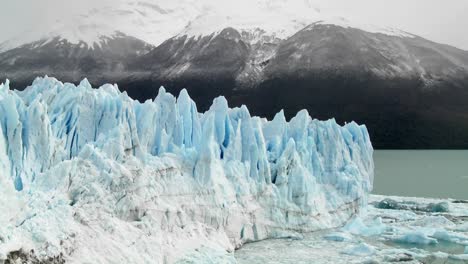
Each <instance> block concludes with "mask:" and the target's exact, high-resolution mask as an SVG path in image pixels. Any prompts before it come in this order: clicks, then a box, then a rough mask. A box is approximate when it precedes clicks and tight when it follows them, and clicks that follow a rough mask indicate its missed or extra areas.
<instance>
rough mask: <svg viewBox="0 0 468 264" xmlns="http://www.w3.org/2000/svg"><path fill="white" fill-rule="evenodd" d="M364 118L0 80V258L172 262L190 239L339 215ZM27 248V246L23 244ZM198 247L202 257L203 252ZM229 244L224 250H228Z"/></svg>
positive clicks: (223, 238) (234, 244)
mask: <svg viewBox="0 0 468 264" xmlns="http://www.w3.org/2000/svg"><path fill="white" fill-rule="evenodd" d="M372 152H373V149H372V145H371V142H370V139H369V135H368V132H367V129H366V127H365V126H359V125H357V124H356V123H354V122H352V123H349V124H346V125H345V126H339V125H338V124H337V123H336V122H335V121H334V120H328V121H318V120H314V119H312V118H311V117H310V116H309V114H308V113H307V111H305V110H303V111H301V112H299V113H298V114H297V115H296V117H294V118H293V119H291V120H290V121H289V122H287V121H286V119H285V117H284V115H283V112H280V113H278V114H277V115H276V116H275V118H274V119H273V120H272V121H267V120H266V119H263V118H259V117H252V116H250V114H249V111H248V109H247V108H246V107H245V106H242V107H240V108H229V107H228V103H227V101H226V100H225V98H224V97H218V98H216V99H215V100H214V101H213V105H212V106H211V108H210V109H209V110H208V111H207V112H205V113H199V112H198V111H197V107H196V104H195V103H194V102H193V101H192V100H191V99H190V97H189V95H188V93H187V91H186V90H182V91H181V93H180V94H179V96H178V97H177V98H176V97H174V96H173V95H171V94H169V93H166V91H165V90H164V88H160V90H159V94H158V96H157V97H156V98H155V99H154V100H148V101H146V102H145V103H140V102H138V101H134V100H132V99H131V98H130V97H128V96H127V94H126V93H121V92H120V91H119V90H118V87H117V86H116V85H109V84H107V85H103V86H102V87H100V88H99V89H93V88H92V87H91V85H90V84H89V82H88V81H87V80H86V79H85V80H83V81H82V82H81V83H80V84H79V85H78V86H75V85H73V84H70V83H65V84H63V83H61V82H59V81H58V80H56V79H54V78H49V77H45V78H37V79H36V80H35V81H34V82H33V84H32V86H30V87H28V88H26V89H25V90H24V91H12V90H10V88H9V82H8V81H6V83H5V84H2V85H0V210H1V211H2V214H0V262H2V260H5V259H7V258H8V257H9V256H10V255H11V252H15V251H20V250H21V252H23V253H25V255H26V256H27V257H29V258H37V259H46V258H48V257H56V258H57V259H62V260H66V262H67V263H173V262H176V261H178V260H182V259H183V258H184V257H185V256H188V255H193V254H197V252H201V251H195V250H196V249H201V248H203V249H209V250H211V251H218V252H225V253H226V252H232V251H233V250H234V249H235V248H238V247H240V246H241V245H242V244H243V243H246V242H249V241H256V240H260V239H265V238H276V237H287V236H297V235H300V233H301V232H307V231H313V230H318V229H322V228H328V227H336V226H340V225H342V224H343V223H344V222H345V221H347V220H348V219H349V217H351V216H352V215H353V214H355V213H356V212H357V211H358V210H359V209H360V208H361V206H364V205H365V204H366V202H367V195H368V193H369V192H370V190H371V189H372V181H373V167H374V165H373V160H372ZM31 250H33V251H31ZM200 254H201V253H200ZM226 254H227V253H226Z"/></svg>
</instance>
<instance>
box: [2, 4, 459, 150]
mask: <svg viewBox="0 0 468 264" xmlns="http://www.w3.org/2000/svg"><path fill="white" fill-rule="evenodd" d="M323 5H324V2H323V1H321V2H320V3H317V1H293V0H288V1H279V0H256V1H246V0H243V1H236V2H235V3H234V2H233V3H229V2H228V1H192V0H182V1H177V2H175V1H166V0H165V1H157V2H156V1H149V0H138V1H130V0H120V1H98V2H97V3H95V4H93V5H90V6H92V8H89V7H87V6H85V5H80V8H76V9H73V11H70V12H68V13H66V14H62V13H57V14H56V16H55V15H53V16H45V17H44V19H43V20H42V19H41V20H39V21H38V25H37V26H36V27H35V28H34V29H30V30H29V31H28V32H18V33H19V34H17V35H16V36H13V34H10V36H11V37H9V38H8V39H6V40H5V41H4V42H2V43H1V44H0V78H2V79H5V78H9V79H11V80H12V87H14V88H20V87H23V86H25V85H27V84H30V83H31V81H32V80H33V78H34V77H36V76H38V75H39V76H40V75H45V74H47V75H50V76H55V77H58V78H59V79H61V80H63V81H72V82H78V81H80V80H81V79H82V78H84V77H87V78H88V79H89V80H90V82H91V83H93V84H94V85H100V84H103V83H106V82H113V83H118V84H119V85H120V88H121V89H123V90H126V91H127V92H128V93H129V95H130V96H132V97H134V98H136V99H139V100H141V101H143V100H146V99H152V98H154V96H155V95H156V93H157V91H158V88H159V87H160V86H161V85H164V86H165V87H166V88H167V89H168V90H169V91H171V92H174V93H177V92H179V91H180V90H181V89H182V88H187V89H188V90H189V92H190V94H191V95H192V96H193V97H194V99H195V101H197V102H198V105H199V107H200V108H201V110H206V109H207V108H208V107H209V106H210V105H211V101H212V99H213V98H214V97H215V96H218V95H225V96H226V97H228V99H229V102H232V103H233V104H235V105H236V106H239V105H241V104H247V105H248V106H249V109H250V110H251V111H252V114H256V115H262V116H268V117H270V118H271V117H272V116H273V114H274V113H276V112H277V111H279V110H281V109H285V114H286V116H287V117H291V116H292V115H293V114H295V113H296V112H297V111H298V110H300V109H302V108H306V109H308V110H309V112H310V114H311V115H312V116H313V117H315V118H319V119H328V118H332V117H334V118H336V119H337V121H338V122H341V123H344V122H349V121H352V120H355V121H357V122H359V123H365V124H366V125H367V126H368V128H369V131H370V134H371V137H372V140H373V144H374V145H375V146H376V147H378V148H379V147H380V148H462V147H468V141H467V140H466V138H467V137H468V119H467V118H466V117H467V116H468V106H467V104H466V102H467V100H468V90H467V86H468V52H467V51H464V50H461V49H458V48H455V47H451V46H448V45H444V44H438V43H435V42H433V41H430V40H427V39H424V38H422V37H419V36H417V35H414V34H411V33H408V32H405V31H403V30H399V29H394V28H390V27H382V26H376V25H372V24H370V23H369V24H367V23H366V24H363V23H360V22H359V21H357V20H352V19H348V18H345V17H336V16H333V15H330V14H327V13H326V12H325V11H326V8H323ZM324 10H325V11H324ZM371 22H372V21H371Z"/></svg>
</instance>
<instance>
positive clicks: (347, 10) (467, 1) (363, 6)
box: [0, 0, 468, 50]
mask: <svg viewBox="0 0 468 264" xmlns="http://www.w3.org/2000/svg"><path fill="white" fill-rule="evenodd" d="M103 1H106V2H109V0H0V9H1V10H2V13H1V15H0V35H1V37H0V40H5V39H8V38H9V37H10V36H13V35H14V34H15V33H17V32H19V31H24V30H28V29H29V30H34V28H35V27H38V26H40V25H41V24H43V23H42V21H51V20H54V17H55V16H60V15H58V14H61V15H64V14H67V13H69V12H77V10H78V11H79V10H83V9H87V8H89V6H99V5H101V4H102V2H103ZM174 1H177V0H174ZM233 1H234V0H233ZM297 1H311V2H315V3H316V5H317V6H318V7H319V8H320V10H321V12H323V13H327V14H332V15H338V16H344V17H346V18H349V19H352V20H353V21H356V22H362V23H368V24H377V25H381V26H391V27H395V28H399V29H402V30H404V31H408V32H410V33H413V34H416V35H420V36H422V37H425V38H428V39H430V40H433V41H436V42H441V43H446V44H450V45H453V46H456V47H459V48H462V49H465V50H468V0H297ZM155 2H157V0H155Z"/></svg>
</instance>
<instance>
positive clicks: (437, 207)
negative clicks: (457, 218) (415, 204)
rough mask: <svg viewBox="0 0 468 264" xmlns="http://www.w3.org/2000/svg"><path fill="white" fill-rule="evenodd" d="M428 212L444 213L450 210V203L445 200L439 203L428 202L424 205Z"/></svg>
mask: <svg viewBox="0 0 468 264" xmlns="http://www.w3.org/2000/svg"><path fill="white" fill-rule="evenodd" d="M426 209H427V211H428V212H433V213H446V212H448V211H450V205H449V203H448V202H447V201H444V202H440V203H430V204H428V205H427V207H426Z"/></svg>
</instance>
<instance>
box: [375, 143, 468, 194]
mask: <svg viewBox="0 0 468 264" xmlns="http://www.w3.org/2000/svg"><path fill="white" fill-rule="evenodd" d="M374 162H375V176H374V190H373V193H375V194H383V195H397V196H411V197H431V198H454V199H464V200H468V150H375V151H374Z"/></svg>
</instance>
